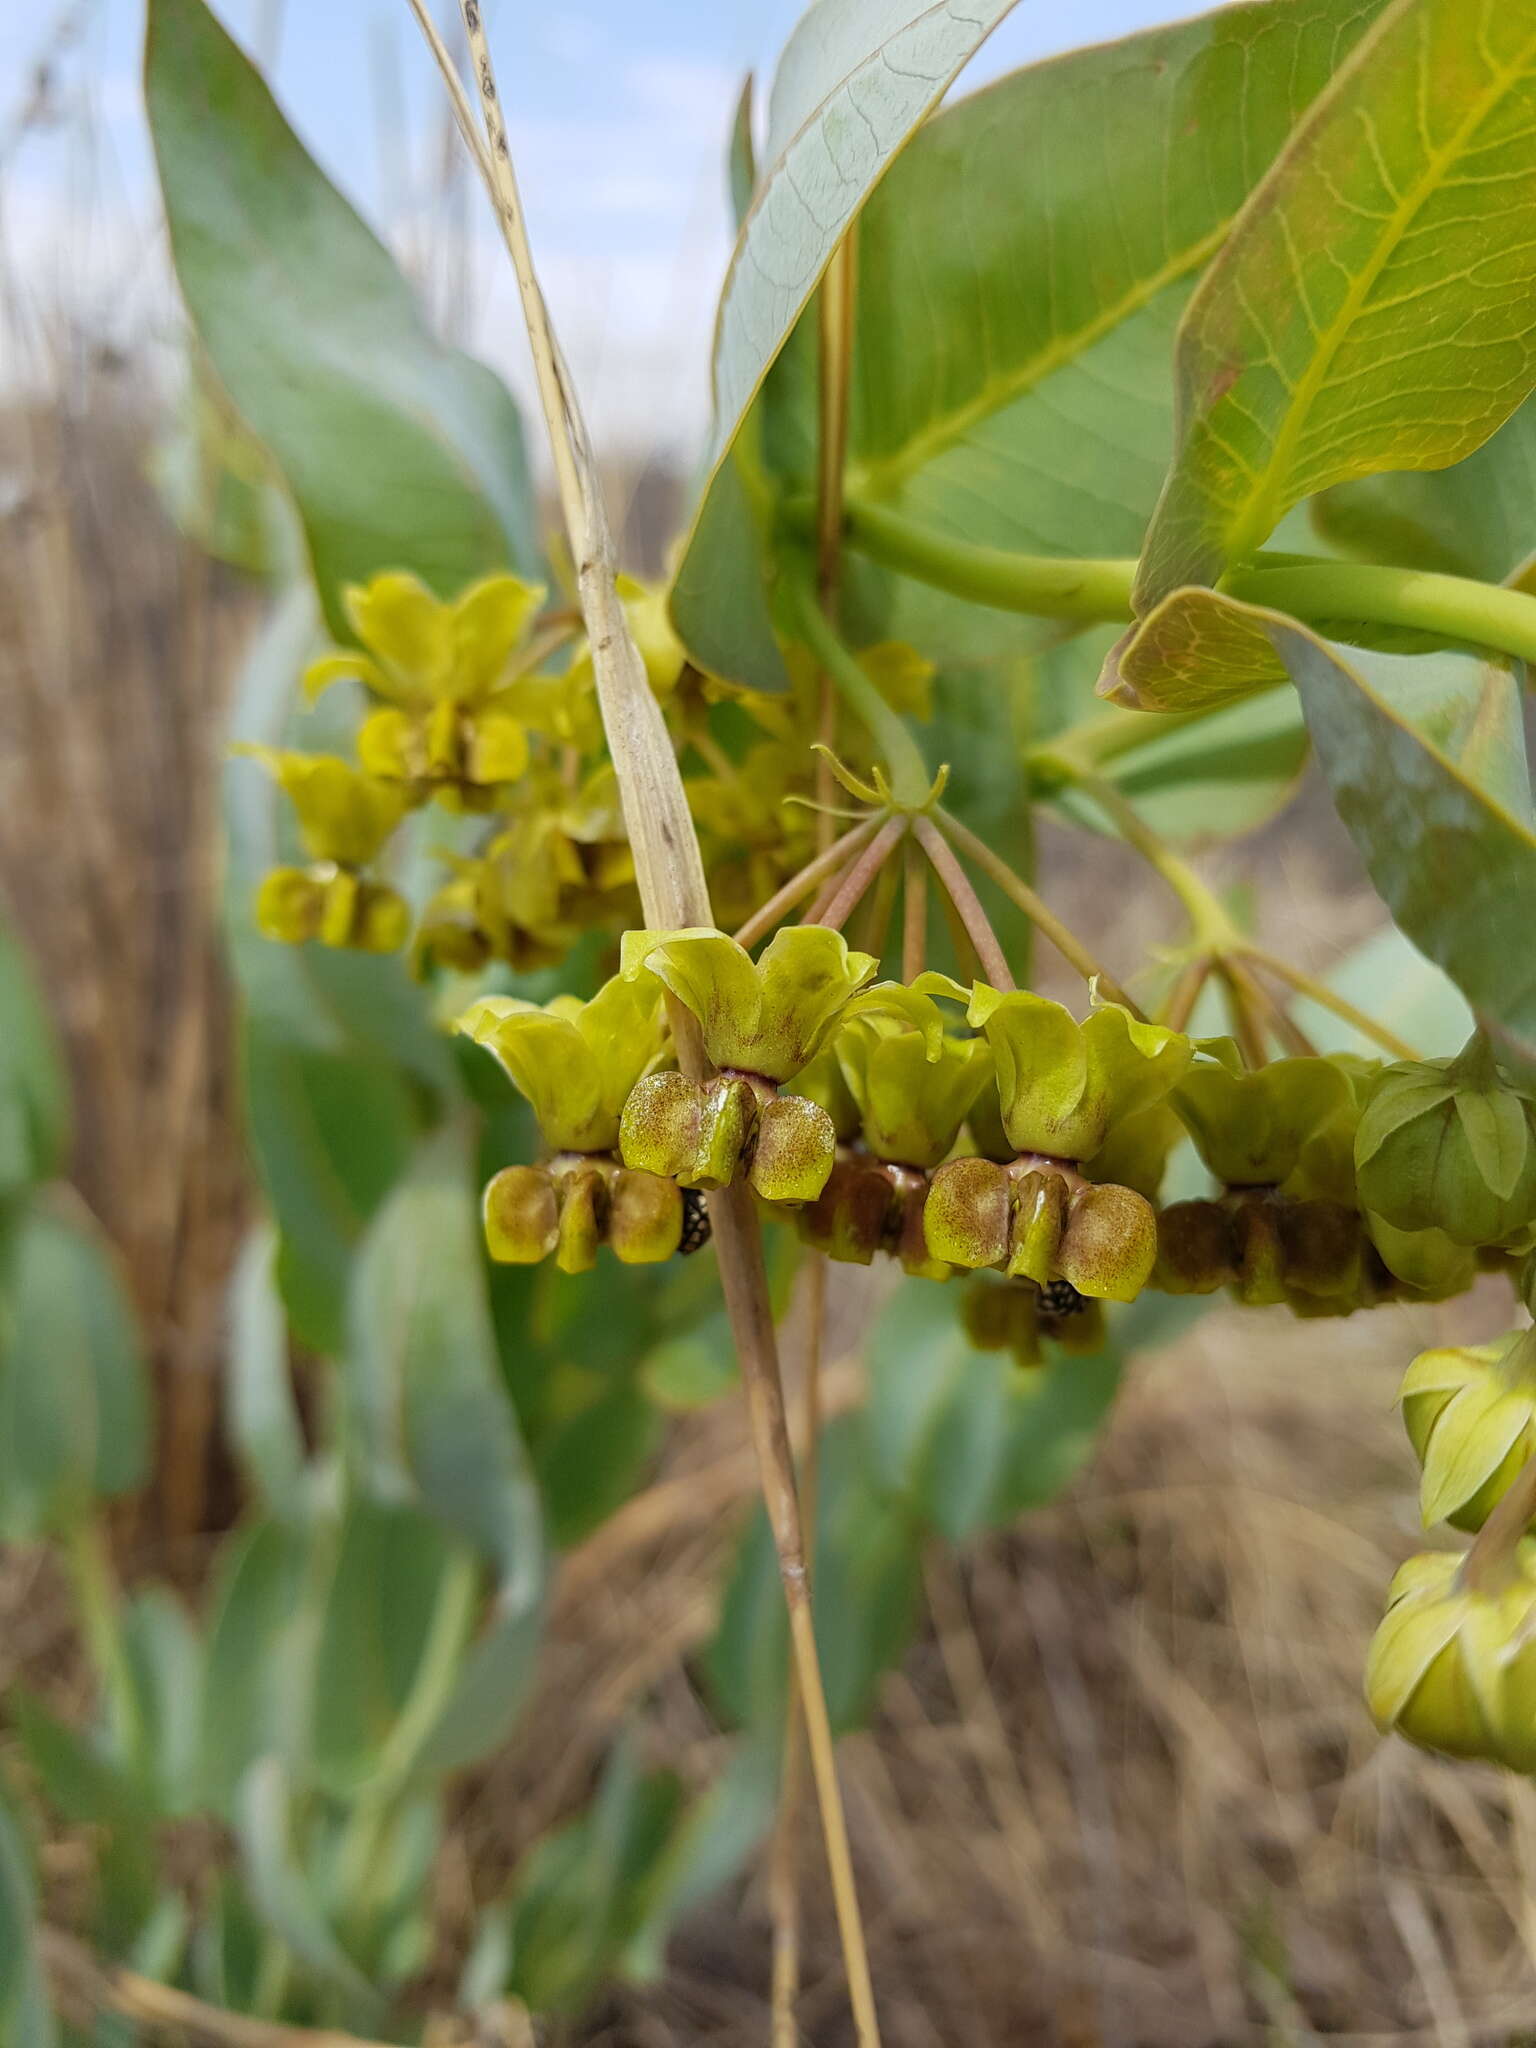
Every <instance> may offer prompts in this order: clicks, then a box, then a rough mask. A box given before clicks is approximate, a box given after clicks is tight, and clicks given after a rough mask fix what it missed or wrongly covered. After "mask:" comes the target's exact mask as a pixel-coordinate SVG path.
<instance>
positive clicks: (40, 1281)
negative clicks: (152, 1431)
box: [0, 1192, 149, 1542]
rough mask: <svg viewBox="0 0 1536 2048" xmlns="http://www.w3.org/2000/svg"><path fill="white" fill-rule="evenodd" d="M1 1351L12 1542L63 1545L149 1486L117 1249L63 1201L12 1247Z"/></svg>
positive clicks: (134, 1336) (0, 1446)
mask: <svg viewBox="0 0 1536 2048" xmlns="http://www.w3.org/2000/svg"><path fill="white" fill-rule="evenodd" d="M8 1260H9V1265H10V1292H11V1315H10V1325H9V1329H8V1331H7V1332H6V1335H5V1340H4V1347H3V1351H0V1532H3V1533H4V1534H5V1536H6V1537H8V1538H9V1540H11V1541H12V1542H31V1541H35V1540H36V1538H38V1537H39V1536H43V1535H58V1534H60V1533H62V1532H63V1531H65V1530H67V1529H68V1528H69V1527H70V1526H71V1525H72V1524H73V1523H74V1522H76V1521H77V1520H79V1519H81V1518H82V1517H84V1516H86V1515H88V1514H90V1513H91V1512H92V1509H93V1507H94V1505H95V1503H96V1502H97V1501H100V1500H109V1499H112V1498H114V1497H115V1496H117V1495H118V1494H123V1493H128V1492H130V1491H131V1490H132V1489H133V1488H134V1487H136V1486H138V1485H140V1484H141V1483H142V1481H143V1478H144V1475H145V1471H146V1466H147V1459H148V1455H149V1407H148V1385H147V1380H146V1375H145V1370H144V1360H143V1356H142V1353H141V1351H140V1348H139V1335H138V1331H137V1329H136V1327H135V1324H134V1320H133V1313H132V1310H131V1309H130V1307H129V1304H128V1301H127V1297H126V1295H125V1294H124V1291H123V1287H122V1283H121V1280H120V1278H119V1276H118V1271H117V1267H116V1263H115V1259H114V1257H113V1254H112V1251H111V1249H110V1247H109V1246H108V1245H107V1243H106V1240H105V1239H104V1238H103V1237H102V1235H101V1233H100V1232H99V1231H98V1230H97V1228H96V1226H95V1224H94V1223H93V1222H92V1220H91V1218H90V1216H89V1213H88V1212H87V1211H86V1209H85V1208H84V1206H83V1204H80V1203H79V1202H78V1201H76V1200H75V1199H74V1198H73V1197H68V1198H66V1196H65V1195H64V1194H63V1193H62V1192H61V1194H60V1196H59V1198H58V1200H57V1202H56V1203H55V1202H54V1201H53V1200H52V1199H50V1200H48V1201H43V1202H37V1203H34V1204H33V1205H31V1206H30V1207H29V1208H28V1209H27V1211H26V1212H25V1214H24V1215H23V1216H22V1217H21V1218H20V1219H19V1221H18V1222H17V1223H16V1226H15V1229H14V1231H13V1233H12V1235H11V1239H10V1243H9V1247H8Z"/></svg>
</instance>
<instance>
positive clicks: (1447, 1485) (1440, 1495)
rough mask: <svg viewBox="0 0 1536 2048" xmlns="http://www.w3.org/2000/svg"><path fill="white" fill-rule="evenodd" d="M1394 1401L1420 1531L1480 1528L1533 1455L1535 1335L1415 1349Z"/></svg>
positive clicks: (1518, 1334)
mask: <svg viewBox="0 0 1536 2048" xmlns="http://www.w3.org/2000/svg"><path fill="white" fill-rule="evenodd" d="M1398 1400H1399V1402H1400V1404H1401V1406H1402V1411H1403V1424H1404V1427H1405V1428H1406V1429H1407V1431H1408V1439H1409V1442H1410V1443H1411V1444H1412V1445H1413V1448H1414V1453H1415V1455H1416V1456H1417V1458H1418V1460H1419V1463H1420V1465H1421V1466H1422V1467H1423V1481H1422V1484H1421V1487H1420V1491H1419V1507H1420V1511H1421V1513H1422V1515H1423V1517H1424V1526H1425V1527H1426V1528H1428V1527H1429V1526H1430V1525H1431V1524H1432V1523H1434V1522H1449V1523H1450V1525H1451V1527H1452V1528H1453V1529H1469V1530H1471V1529H1480V1528H1481V1527H1482V1526H1483V1524H1484V1522H1486V1521H1487V1519H1488V1517H1489V1515H1490V1514H1491V1513H1492V1512H1493V1509H1494V1508H1495V1507H1496V1506H1497V1505H1498V1503H1499V1501H1501V1500H1502V1499H1503V1497H1504V1495H1505V1494H1506V1493H1507V1492H1508V1490H1509V1486H1510V1482H1511V1481H1512V1480H1513V1479H1514V1477H1515V1475H1516V1473H1517V1472H1519V1471H1520V1469H1521V1467H1522V1466H1524V1465H1525V1464H1526V1463H1527V1462H1528V1461H1529V1459H1530V1457H1531V1455H1532V1452H1533V1451H1536V1332H1533V1331H1532V1330H1528V1329H1527V1330H1517V1331H1514V1332H1512V1333H1511V1334H1510V1335H1509V1336H1506V1337H1501V1338H1499V1339H1498V1341H1497V1342H1495V1343H1493V1344H1458V1345H1451V1346H1447V1347H1445V1348H1443V1349H1438V1350H1432V1351H1421V1352H1420V1353H1419V1355H1418V1357H1417V1358H1416V1359H1414V1361H1413V1363H1412V1364H1411V1365H1410V1366H1409V1368H1408V1371H1407V1373H1406V1374H1405V1375H1404V1378H1403V1384H1402V1388H1401V1390H1400V1392H1399V1394H1398Z"/></svg>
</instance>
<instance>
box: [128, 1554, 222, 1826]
mask: <svg viewBox="0 0 1536 2048" xmlns="http://www.w3.org/2000/svg"><path fill="white" fill-rule="evenodd" d="M123 1650H124V1654H125V1655H126V1658H127V1661H128V1670H129V1674H130V1677H131V1679H132V1682H133V1688H134V1694H135V1697H136V1699H137V1700H138V1703H139V1720H140V1724H141V1728H142V1742H143V1750H142V1754H141V1756H140V1759H139V1770H140V1775H141V1777H142V1778H143V1780H144V1782H145V1783H146V1784H147V1785H150V1786H152V1787H153V1792H154V1801H155V1804H156V1806H158V1807H159V1809H160V1810H161V1812H163V1813H166V1814H169V1815H173V1816H176V1817H181V1816H184V1815H186V1814H189V1813H192V1812H193V1811H194V1810H195V1809H196V1807H197V1805H198V1803H199V1799H198V1795H199V1790H200V1787H199V1782H198V1780H199V1770H198V1762H199V1759H198V1749H199V1742H200V1736H201V1728H202V1714H203V1650H202V1643H201V1640H200V1639H199V1637H198V1633H197V1630H196V1628H195V1627H194V1626H193V1623H192V1619H191V1617H190V1616H189V1615H188V1613H187V1611H186V1609H185V1608H184V1607H183V1606H182V1604H181V1602H180V1601H179V1600H178V1599H177V1598H176V1597H175V1595H174V1594H173V1593H171V1592H170V1591H169V1590H168V1589H167V1588H166V1587H164V1586H147V1587H145V1588H144V1589H143V1591H141V1592H138V1593H135V1594H134V1595H133V1597H132V1598H131V1599H129V1600H128V1601H126V1602H125V1603H124V1607H123Z"/></svg>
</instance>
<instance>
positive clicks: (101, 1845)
mask: <svg viewBox="0 0 1536 2048" xmlns="http://www.w3.org/2000/svg"><path fill="white" fill-rule="evenodd" d="M6 1711H7V1714H8V1716H9V1717H10V1718H11V1719H12V1720H13V1722H14V1724H15V1728H16V1733H17V1735H18V1736H19V1737H20V1740H21V1747H22V1751H23V1753H24V1754H25V1756H26V1759H27V1762H28V1763H29V1764H30V1765H31V1767H32V1769H33V1771H34V1772H35V1773H36V1774H37V1782H38V1786H39V1788H40V1789H41V1791H42V1794H43V1797H44V1798H45V1799H46V1801H47V1802H48V1804H49V1805H50V1806H51V1807H52V1808H53V1810H54V1811H55V1813H57V1814H58V1815H59V1817H60V1818H61V1819H62V1820H64V1821H67V1822H69V1823H71V1824H73V1825H74V1826H77V1827H90V1828H93V1829H95V1830H96V1831H97V1833H96V1839H95V1858H94V1861H95V1875H96V1886H95V1897H94V1900H93V1914H92V1926H93V1930H94V1932H95V1933H96V1934H97V1936H98V1937H99V1938H101V1939H103V1940H104V1941H105V1942H106V1943H107V1944H108V1945H109V1946H111V1947H112V1948H114V1949H118V1950H120V1949H121V1948H123V1947H124V1946H125V1945H126V1944H127V1943H128V1942H129V1941H131V1940H132V1938H133V1937H134V1935H135V1934H136V1933H137V1932H138V1931H139V1929H140V1928H141V1927H142V1926H143V1924H144V1922H145V1920H146V1919H147V1917H148V1915H149V1913H150V1911H151V1910H152V1907H153V1905H154V1900H155V1877H156V1871H155V1833H154V1830H155V1825H156V1822H157V1821H158V1820H160V1819H162V1818H163V1817H164V1816H163V1811H162V1809H161V1808H160V1807H159V1805H158V1803H157V1801H156V1799H155V1798H154V1796H153V1793H152V1792H151V1791H150V1789H149V1788H148V1787H147V1786H146V1785H145V1784H144V1783H143V1781H142V1780H141V1779H139V1778H137V1777H136V1776H135V1775H134V1773H133V1772H132V1771H130V1770H129V1769H128V1768H127V1767H126V1766H125V1765H124V1764H122V1763H121V1762H119V1761H118V1760H116V1759H114V1758H112V1757H109V1756H108V1755H106V1754H105V1752H104V1751H103V1750H102V1749H101V1748H99V1747H98V1746H97V1744H96V1742H95V1741H94V1740H93V1739H92V1738H91V1737H90V1736H88V1735H85V1734H82V1733H81V1732H80V1731H78V1730H77V1729H74V1728H72V1727H70V1725H69V1724H68V1723H67V1722H65V1721H61V1720H60V1719H59V1718H58V1716H57V1715H55V1714H54V1713H52V1712H51V1711H50V1710H49V1709H48V1708H47V1707H45V1706H44V1705H43V1703H42V1701H41V1700H39V1699H37V1698H36V1697H35V1696H34V1695H33V1694H31V1693H29V1692H27V1691H25V1690H24V1689H23V1688H21V1687H15V1688H13V1689H12V1690H11V1691H10V1693H9V1694H8V1695H7V1698H6ZM3 1981H4V1980H3V1975H0V1982H3ZM8 2038H9V2037H8V2036H6V2035H0V2039H8Z"/></svg>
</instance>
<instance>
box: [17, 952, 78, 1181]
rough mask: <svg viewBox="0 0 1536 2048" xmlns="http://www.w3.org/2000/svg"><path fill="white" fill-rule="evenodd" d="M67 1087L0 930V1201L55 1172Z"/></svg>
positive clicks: (31, 986) (40, 1014) (24, 969)
mask: <svg viewBox="0 0 1536 2048" xmlns="http://www.w3.org/2000/svg"><path fill="white" fill-rule="evenodd" d="M68 1139H69V1084H68V1081H67V1080H66V1078H65V1074H64V1063H63V1061H62V1059H61V1058H60V1056H59V1050H58V1046H57V1044H56V1043H55V1040H54V1035H53V1027H52V1025H51V1024H50V1022H49V1019H48V1013H47V1011H46V1010H45V1009H44V1007H43V999H42V996H41V995H40V993H39V991H38V988H37V983H36V981H35V980H34V978H33V975H32V969H31V967H30V965H29V964H28V961H27V957H26V955H25V953H24V952H23V951H22V949H21V945H20V942H19V941H18V940H16V939H15V938H13V937H12V936H11V934H10V933H9V932H8V931H6V930H5V929H4V927H3V926H0V1198H3V1197H5V1196H7V1195H14V1194H19V1193H20V1192H21V1191H22V1190H23V1189H24V1188H28V1187H33V1186H35V1185H36V1184H37V1182H39V1181H43V1180H47V1179H48V1178H49V1177H50V1176H51V1175H52V1174H54V1173H56V1172H57V1171H58V1170H59V1167H60V1165H61V1164H62V1162H63V1157H64V1148H65V1146H66V1144H67V1143H68Z"/></svg>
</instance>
